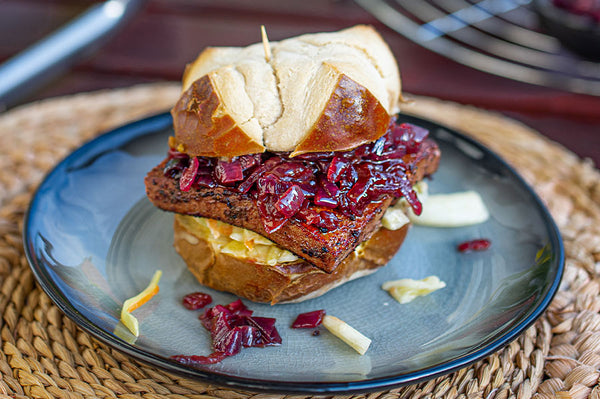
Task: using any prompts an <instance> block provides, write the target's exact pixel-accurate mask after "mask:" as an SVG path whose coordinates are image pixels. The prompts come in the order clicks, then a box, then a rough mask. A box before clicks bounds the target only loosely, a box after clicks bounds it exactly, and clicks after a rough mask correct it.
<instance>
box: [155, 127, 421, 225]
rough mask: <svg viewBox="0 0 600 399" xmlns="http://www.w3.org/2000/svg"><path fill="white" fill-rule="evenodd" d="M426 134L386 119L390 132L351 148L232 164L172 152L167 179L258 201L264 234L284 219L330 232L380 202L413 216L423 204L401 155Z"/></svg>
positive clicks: (251, 157) (260, 156)
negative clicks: (398, 202)
mask: <svg viewBox="0 0 600 399" xmlns="http://www.w3.org/2000/svg"><path fill="white" fill-rule="evenodd" d="M428 134H429V131H428V130H426V129H424V128H422V127H419V126H415V125H412V124H410V123H398V122H397V120H395V119H392V121H391V123H390V126H389V128H388V131H387V132H386V134H385V135H383V136H382V137H381V138H379V139H378V140H376V141H375V142H373V143H369V144H365V145H361V146H359V147H356V148H354V149H353V150H350V151H343V152H327V153H308V154H302V155H298V156H296V157H293V158H290V157H289V153H272V152H265V153H262V154H252V155H243V156H239V157H234V158H231V159H227V160H224V159H219V158H210V157H193V158H191V159H190V157H189V156H188V155H186V154H184V153H181V152H178V151H176V150H175V149H170V150H169V154H168V159H169V160H168V162H167V164H166V166H165V168H164V174H165V176H168V177H171V178H173V179H177V180H178V181H179V188H180V189H181V190H182V191H189V190H190V189H191V188H192V187H194V186H197V187H209V188H210V187H226V188H228V189H230V190H235V191H237V192H239V193H243V194H248V195H250V196H251V197H252V198H254V199H255V200H257V204H258V208H259V212H260V215H261V219H262V222H263V226H264V228H265V231H267V232H268V233H272V232H274V231H276V230H277V229H279V228H280V227H281V226H283V225H284V224H285V223H286V222H287V221H288V220H289V219H296V220H299V221H300V222H303V223H305V224H308V225H313V226H315V227H317V228H319V229H320V230H321V231H322V232H323V233H325V232H328V231H331V230H335V228H336V226H337V223H336V222H337V221H338V216H337V214H342V215H347V216H349V217H354V216H358V215H360V214H361V213H362V211H363V210H364V209H365V207H366V206H367V205H368V204H370V203H373V202H377V201H382V200H383V199H384V198H385V197H389V196H390V195H391V196H394V197H396V198H400V197H404V198H406V200H407V201H408V203H409V204H410V205H411V207H412V208H413V210H414V212H415V213H416V214H417V215H418V214H420V213H421V209H422V207H421V203H420V202H419V200H418V198H417V195H416V193H415V191H414V190H413V188H412V186H411V183H410V181H409V179H408V177H407V174H406V172H407V169H408V166H407V164H406V163H405V162H404V161H403V157H404V156H405V155H407V154H415V153H417V152H418V151H419V150H420V148H421V144H422V143H423V141H424V140H425V139H426V138H427V136H428Z"/></svg>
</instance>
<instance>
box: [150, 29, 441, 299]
mask: <svg viewBox="0 0 600 399" xmlns="http://www.w3.org/2000/svg"><path fill="white" fill-rule="evenodd" d="M182 86H183V87H182V94H181V97H180V98H179V100H178V101H177V103H176V104H175V106H174V107H173V109H172V111H171V114H172V116H173V131H174V135H173V136H171V137H170V138H169V142H168V144H169V149H168V152H167V156H166V158H165V159H164V160H163V161H162V162H161V163H160V164H159V165H157V166H156V167H155V168H153V169H152V170H151V171H150V172H149V173H148V175H147V176H146V179H145V184H146V193H147V196H148V198H149V199H150V200H151V201H152V203H153V204H154V205H156V206H157V207H158V208H160V209H162V210H165V211H168V212H173V213H174V215H175V216H174V247H175V249H176V251H177V252H178V253H179V255H181V257H182V258H183V260H184V261H185V263H186V264H187V266H188V268H189V270H190V271H191V272H192V274H193V275H194V276H195V277H196V278H197V280H198V281H199V282H200V283H201V284H203V285H205V286H208V287H211V288H213V289H216V290H221V291H227V292H231V293H233V294H235V295H238V296H240V297H244V298H247V299H250V300H252V301H256V302H268V303H271V304H275V303H286V302H299V301H302V300H306V299H309V298H313V297H316V296H319V295H322V294H324V293H325V292H327V291H328V290H330V289H332V288H334V287H336V286H338V285H340V284H342V283H344V282H347V281H350V280H352V279H355V278H358V277H362V276H365V275H367V274H370V273H372V272H374V271H375V270H377V269H378V268H380V267H382V266H384V265H385V264H386V263H388V262H389V260H390V259H391V258H392V257H393V256H394V254H395V253H396V252H397V250H398V249H399V248H400V245H401V244H402V242H403V240H404V238H405V236H406V233H407V231H408V227H409V223H408V219H406V218H405V217H399V216H398V215H399V213H402V212H404V211H406V210H407V209H408V208H412V209H413V211H414V212H415V213H417V214H419V213H420V211H421V203H420V202H419V200H418V196H417V193H416V191H415V185H416V184H417V183H418V182H419V181H421V180H423V179H424V178H425V177H428V176H430V175H432V174H433V173H434V172H435V170H436V169H437V167H438V163H439V158H440V151H439V148H438V146H437V145H436V143H435V142H434V141H433V140H431V139H430V138H429V137H428V131H427V130H426V129H424V128H422V127H419V126H414V125H411V124H408V123H402V122H401V120H399V117H398V116H397V115H395V114H396V112H397V110H398V106H399V103H400V101H401V94H400V77H399V72H398V67H397V64H396V61H395V58H394V56H393V54H392V53H391V51H390V49H389V48H388V46H387V44H386V43H385V42H384V41H383V39H382V38H381V37H380V35H379V34H378V33H377V32H376V31H375V30H374V29H373V28H372V27H370V26H355V27H352V28H349V29H345V30H342V31H339V32H332V33H316V34H306V35H302V36H298V37H293V38H289V39H285V40H282V41H279V42H270V43H269V42H268V41H267V40H266V39H265V38H264V37H263V42H262V43H256V44H253V45H250V46H248V47H211V48H207V49H205V50H204V51H202V53H201V54H200V55H199V56H198V58H197V59H196V60H195V61H194V62H192V63H191V64H189V65H188V66H187V68H186V70H185V73H184V76H183V85H182ZM390 220H391V221H392V222H390ZM399 221H401V222H399ZM384 226H386V227H384Z"/></svg>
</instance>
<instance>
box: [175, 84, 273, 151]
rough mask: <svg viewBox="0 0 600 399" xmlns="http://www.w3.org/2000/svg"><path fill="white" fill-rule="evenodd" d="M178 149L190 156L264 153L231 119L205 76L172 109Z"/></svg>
mask: <svg viewBox="0 0 600 399" xmlns="http://www.w3.org/2000/svg"><path fill="white" fill-rule="evenodd" d="M171 115H172V116H173V128H174V130H175V132H176V134H175V139H176V144H177V146H182V147H180V148H181V149H182V150H183V151H182V152H186V153H187V154H190V155H195V156H198V155H202V156H207V157H218V156H223V157H234V156H238V155H244V154H254V153H260V152H264V150H265V147H263V146H262V144H260V143H257V142H256V141H255V140H253V139H252V138H251V137H249V136H248V135H247V134H246V133H245V132H244V130H243V129H241V128H240V127H239V126H238V125H237V124H236V123H235V121H234V120H233V119H232V118H231V116H230V115H229V114H227V113H223V112H222V110H221V99H220V98H219V96H218V95H217V93H216V92H215V91H214V90H213V85H212V82H211V80H210V78H209V77H208V75H205V76H204V77H202V78H201V79H198V80H197V81H196V82H194V83H193V84H192V85H191V86H190V88H189V89H188V90H186V91H185V92H184V93H183V94H182V96H181V98H180V99H179V101H177V103H176V104H175V107H173V109H172V110H171Z"/></svg>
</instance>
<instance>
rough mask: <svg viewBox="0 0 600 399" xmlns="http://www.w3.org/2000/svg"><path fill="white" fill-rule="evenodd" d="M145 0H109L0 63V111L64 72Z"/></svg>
mask: <svg viewBox="0 0 600 399" xmlns="http://www.w3.org/2000/svg"><path fill="white" fill-rule="evenodd" d="M144 2H145V0H108V1H106V2H104V3H100V4H96V5H94V6H92V7H90V8H89V9H88V10H87V11H85V12H84V13H83V14H82V15H81V16H79V17H77V18H76V19H75V20H74V21H72V22H70V23H68V24H67V25H65V26H64V27H62V28H60V29H59V30H58V31H56V32H54V33H53V34H51V35H50V36H48V37H46V38H44V39H43V40H41V41H39V42H38V43H36V44H34V45H32V46H31V47H29V48H28V49H26V50H25V51H23V52H22V53H20V54H18V55H16V56H14V57H13V58H11V59H9V60H8V61H6V62H5V63H4V64H2V65H1V66H0V111H2V110H4V109H6V108H8V107H10V106H13V105H15V104H17V103H18V102H19V101H21V100H22V99H24V98H26V97H27V96H28V95H30V94H31V93H32V92H34V91H35V90H36V89H38V88H40V87H41V86H43V85H44V84H46V83H48V82H49V81H51V80H52V79H54V78H56V77H57V76H58V75H59V74H61V73H64V71H65V70H66V69H68V67H69V66H70V65H72V64H73V63H74V62H75V61H77V60H78V59H80V58H81V57H82V56H84V55H85V54H86V53H87V52H88V51H92V50H94V49H95V48H97V47H98V46H99V45H101V44H103V43H104V41H105V40H106V39H107V38H108V37H109V36H110V34H111V33H113V32H114V31H115V29H116V28H118V27H119V26H121V25H122V24H123V23H124V22H126V21H127V20H128V19H129V18H130V17H131V16H132V15H133V14H134V13H135V12H136V11H137V10H138V9H139V8H140V7H141V6H142V4H143V3H144Z"/></svg>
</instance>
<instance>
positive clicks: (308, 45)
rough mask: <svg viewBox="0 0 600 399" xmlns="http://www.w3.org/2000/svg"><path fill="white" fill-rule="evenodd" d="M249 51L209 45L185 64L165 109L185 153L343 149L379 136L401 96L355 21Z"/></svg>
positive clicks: (381, 51)
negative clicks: (178, 89) (176, 93)
mask: <svg viewBox="0 0 600 399" xmlns="http://www.w3.org/2000/svg"><path fill="white" fill-rule="evenodd" d="M270 50H271V57H270V59H268V60H267V58H266V56H265V48H264V46H263V43H256V44H253V45H250V46H248V47H209V48H206V49H205V50H204V51H203V52H202V53H201V54H200V55H199V56H198V58H197V59H196V60H195V61H194V62H193V63H191V64H189V65H188V66H187V68H186V70H185V73H184V76H183V90H182V95H181V97H180V99H179V101H178V102H177V103H176V105H175V107H174V108H173V109H172V111H171V113H172V115H173V125H174V130H175V140H174V145H175V146H176V148H177V149H178V150H179V151H181V152H185V153H187V154H188V155H190V156H209V157H233V156H239V155H245V154H253V153H260V152H263V151H267V150H268V151H272V152H291V153H292V154H291V155H292V156H294V155H298V154H302V153H307V152H323V151H343V150H350V149H352V148H355V147H357V146H359V145H362V144H365V143H368V142H371V141H374V140H376V139H378V138H379V137H381V136H382V135H383V134H385V132H386V131H387V128H388V125H389V123H390V115H391V114H392V113H393V112H395V111H396V108H397V104H398V101H399V99H400V76H399V72H398V66H397V64H396V60H395V58H394V56H393V54H392V52H391V51H390V49H389V47H388V46H387V44H386V43H385V42H384V40H383V39H382V38H381V36H380V35H379V34H378V33H377V32H376V31H375V30H374V29H373V28H372V27H370V26H365V25H358V26H355V27H352V28H349V29H345V30H342V31H339V32H332V33H315V34H306V35H302V36H297V37H293V38H289V39H285V40H282V41H279V42H270Z"/></svg>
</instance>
